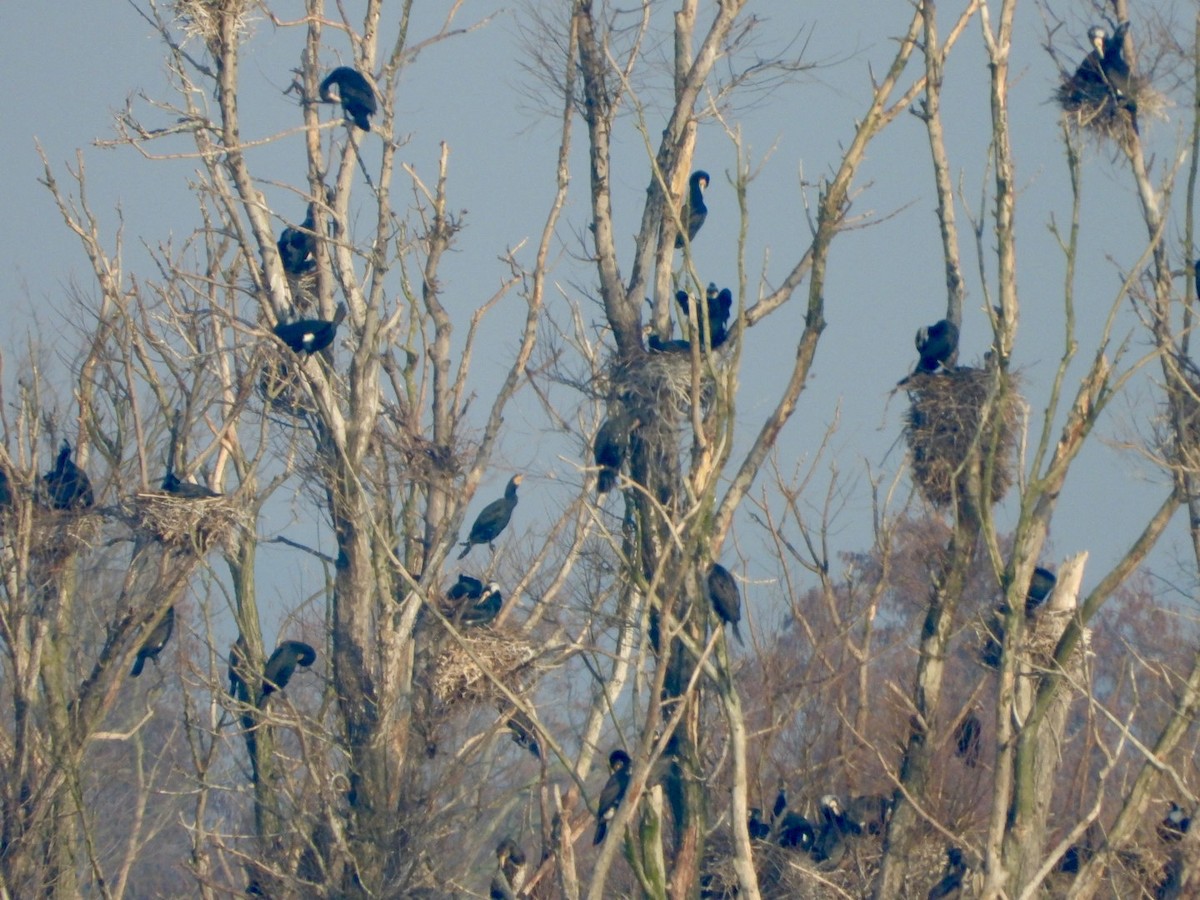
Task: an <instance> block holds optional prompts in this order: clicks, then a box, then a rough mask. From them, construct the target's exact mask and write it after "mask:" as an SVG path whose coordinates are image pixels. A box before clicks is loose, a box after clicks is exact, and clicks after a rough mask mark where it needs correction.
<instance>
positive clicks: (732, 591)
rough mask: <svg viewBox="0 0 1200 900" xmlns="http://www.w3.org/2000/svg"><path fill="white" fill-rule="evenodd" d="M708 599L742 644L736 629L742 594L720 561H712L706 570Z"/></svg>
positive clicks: (740, 612)
mask: <svg viewBox="0 0 1200 900" xmlns="http://www.w3.org/2000/svg"><path fill="white" fill-rule="evenodd" d="M708 599H709V600H710V601H711V602H712V607H713V611H714V612H716V614H717V615H718V616H720V618H721V621H722V622H725V623H726V624H729V625H732V626H733V636H734V637H735V638H737V641H738V643H739V644H743V645H744V644H745V641H743V640H742V635H741V632H740V631H738V622H740V621H741V619H742V595H741V593H740V592H739V591H738V586H737V582H736V581H734V580H733V576H732V575H730V574H729V570H728V569H726V568H725V567H724V566H723V565H721V564H720V563H713V564H712V566H711V567H710V568H709V570H708Z"/></svg>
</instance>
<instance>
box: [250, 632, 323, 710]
mask: <svg viewBox="0 0 1200 900" xmlns="http://www.w3.org/2000/svg"><path fill="white" fill-rule="evenodd" d="M316 661H317V651H316V650H314V649H313V648H312V647H311V646H309V645H308V644H306V643H304V641H284V642H283V643H282V644H280V645H279V646H278V647H276V648H275V652H274V653H272V654H271V658H270V659H268V660H267V665H266V668H264V669H263V684H262V696H263V699H264V700H265V699H266V698H267V697H268V696H269V695H270V694H272V693H274V692H275V691H282V690H283V689H284V688H285V687H287V684H288V682H289V681H291V680H292V675H293V674H294V673H295V671H296V667H297V666H304V667H305V668H307V667H308V666H311V665H312V664H313V663H314V662H316Z"/></svg>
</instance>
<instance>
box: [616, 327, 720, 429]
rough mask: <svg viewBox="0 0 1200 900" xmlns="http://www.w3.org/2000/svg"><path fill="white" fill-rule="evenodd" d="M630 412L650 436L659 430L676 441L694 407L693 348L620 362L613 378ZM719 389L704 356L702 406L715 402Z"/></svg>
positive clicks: (701, 370)
mask: <svg viewBox="0 0 1200 900" xmlns="http://www.w3.org/2000/svg"><path fill="white" fill-rule="evenodd" d="M614 381H615V383H617V384H619V385H620V392H619V395H620V397H621V399H622V400H623V402H624V405H625V408H626V409H627V410H628V411H629V413H630V414H631V415H633V416H635V417H636V418H637V419H638V420H639V421H640V423H641V424H640V426H639V431H640V432H641V433H642V434H643V436H645V437H647V438H648V439H653V434H654V433H655V432H657V433H658V434H659V436H660V437H661V438H662V439H664V440H669V441H670V442H671V443H673V442H674V438H675V435H676V433H677V431H678V429H679V428H680V427H681V426H682V425H684V424H686V423H688V422H689V421H690V417H691V410H692V354H691V351H690V350H688V351H686V352H685V351H683V350H672V351H664V352H648V353H645V354H641V355H639V356H638V357H637V358H636V359H634V360H632V361H630V362H628V363H626V364H625V365H623V366H621V368H620V371H619V373H618V376H617V377H616V378H615V379H614ZM715 392H716V384H715V382H714V381H713V377H712V372H711V370H710V369H709V368H708V366H707V365H706V364H705V363H704V361H703V360H701V365H700V383H699V400H700V407H701V410H702V411H703V410H706V409H707V408H708V407H709V405H710V404H711V403H712V399H713V395H714V394H715Z"/></svg>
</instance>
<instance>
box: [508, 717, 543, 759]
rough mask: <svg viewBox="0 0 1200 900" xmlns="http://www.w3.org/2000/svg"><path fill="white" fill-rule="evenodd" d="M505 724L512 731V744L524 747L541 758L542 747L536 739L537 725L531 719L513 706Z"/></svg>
mask: <svg viewBox="0 0 1200 900" xmlns="http://www.w3.org/2000/svg"><path fill="white" fill-rule="evenodd" d="M507 725H508V730H509V731H510V732H512V740H513V743H514V744H516V745H517V746H519V747H524V748H525V749H526V750H528V751H529V752H530V753H532V754H533V755H534V756H535V757H537V758H538V759H541V758H542V748H541V746H539V744H538V740H537V726H535V725H534V724H533V719H531V718H529V716H527V715H526V714H525V713H524V712H522V711H521V710H519V709H516V708H515V707H514V708H513V711H512V714H511V715H509V717H508V722H507Z"/></svg>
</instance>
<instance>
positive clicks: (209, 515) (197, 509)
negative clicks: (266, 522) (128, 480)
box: [131, 491, 247, 555]
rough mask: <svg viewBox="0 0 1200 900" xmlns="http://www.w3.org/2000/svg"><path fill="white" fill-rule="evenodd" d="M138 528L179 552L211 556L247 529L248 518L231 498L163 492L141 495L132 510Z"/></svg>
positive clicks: (136, 498) (226, 496)
mask: <svg viewBox="0 0 1200 900" xmlns="http://www.w3.org/2000/svg"><path fill="white" fill-rule="evenodd" d="M131 512H132V514H133V517H134V519H135V521H136V522H137V527H139V528H140V529H141V530H143V531H145V532H148V533H149V534H151V535H153V536H154V537H155V538H156V539H158V540H160V541H162V542H163V543H164V544H168V545H170V546H171V547H173V548H175V549H178V550H185V551H189V552H194V553H197V554H200V555H203V554H205V553H207V552H208V551H209V550H211V549H212V548H213V546H214V545H215V544H216V543H217V542H218V541H222V540H227V539H228V537H229V536H230V534H231V533H232V531H233V530H234V529H235V528H239V527H244V526H245V525H246V524H247V523H246V521H245V519H246V514H245V511H244V510H243V509H242V507H241V506H240V505H239V504H237V503H236V502H234V500H233V498H232V497H230V496H228V495H224V494H223V495H221V496H219V497H178V496H176V495H175V494H168V493H165V492H160V491H152V492H146V493H141V494H138V495H137V497H135V498H134V502H133V507H132V510H131Z"/></svg>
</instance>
